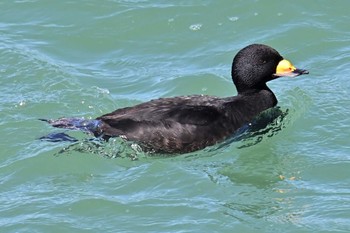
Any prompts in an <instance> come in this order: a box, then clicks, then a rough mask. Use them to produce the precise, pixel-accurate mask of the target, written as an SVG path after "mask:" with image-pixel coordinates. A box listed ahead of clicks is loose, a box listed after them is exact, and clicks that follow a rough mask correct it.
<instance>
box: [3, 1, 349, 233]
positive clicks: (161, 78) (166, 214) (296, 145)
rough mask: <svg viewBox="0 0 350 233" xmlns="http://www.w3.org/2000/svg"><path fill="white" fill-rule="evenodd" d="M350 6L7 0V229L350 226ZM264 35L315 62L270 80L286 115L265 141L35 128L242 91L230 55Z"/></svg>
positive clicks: (303, 61) (300, 60)
mask: <svg viewBox="0 0 350 233" xmlns="http://www.w3.org/2000/svg"><path fill="white" fill-rule="evenodd" d="M349 8H350V2H349V1H333V2H330V1H313V2H312V1H308V2H305V1H294V2H283V1H280V2H276V1H235V2H232V1H228V0H226V1H210V0H206V1H198V0H187V1H147V0H114V1H112V0H110V1H93V0H88V1H84V2H78V1H66V0H63V1H39V0H27V1H26V0H22V1H20V0H19V1H2V2H1V3H0V78H1V79H0V80H1V81H0V82H1V83H0V84H1V85H0V97H1V103H0V117H1V122H0V132H1V136H0V137H1V140H0V147H1V152H0V153H1V156H0V177H1V178H0V185H1V186H0V187H1V191H0V226H1V228H0V231H1V232H349V231H350V221H349V219H350V188H349V187H350V178H349V170H350V144H349V132H350V130H349V125H350V118H349V114H350V110H349V105H350V100H349V98H348V96H349V90H350V82H348V77H349V73H350V68H349V61H350V56H349V55H350V26H349V23H348V22H349V21H350V15H349V12H348V9H349ZM256 42H257V43H264V44H268V45H270V46H272V47H274V48H276V49H277V50H278V51H279V52H280V53H281V54H283V55H284V56H285V57H286V58H287V59H289V60H291V61H293V63H294V64H295V65H296V66H297V67H300V68H306V69H308V70H309V71H310V74H309V75H308V76H302V77H297V78H295V79H287V78H285V79H279V80H275V81H273V82H271V83H270V84H269V86H270V87H271V89H273V90H274V92H275V94H276V95H277V97H278V100H279V106H280V107H281V108H282V109H283V110H286V109H288V115H287V117H286V119H284V123H283V127H281V128H282V129H281V130H280V131H278V133H276V134H273V135H272V136H271V135H270V136H265V137H263V138H262V140H261V142H260V143H257V144H255V145H254V143H253V145H252V146H245V145H247V144H250V143H251V141H249V140H248V141H244V140H243V141H238V142H232V143H229V144H228V145H225V146H222V147H218V148H209V149H205V150H202V151H199V152H195V153H191V154H187V155H181V156H177V157H170V158H169V157H168V158H166V157H161V156H157V157H151V156H147V155H145V154H143V153H142V152H140V151H138V150H137V148H134V149H130V148H131V147H128V148H129V149H128V148H126V149H125V148H123V147H121V145H122V144H123V142H120V141H118V140H117V141H114V142H111V143H110V144H107V145H103V146H102V147H100V148H99V149H97V148H93V146H92V147H90V145H91V144H89V143H91V142H89V141H87V138H88V136H87V135H84V134H83V133H80V132H72V133H71V134H70V135H71V136H74V137H76V138H78V139H79V143H78V144H76V145H73V146H72V145H71V144H70V143H50V142H43V141H39V140H37V138H39V137H41V136H44V135H46V134H48V133H50V132H53V131H55V130H54V129H52V128H50V127H49V126H48V125H46V124H44V123H43V122H40V121H38V120H37V119H38V118H58V117H63V116H65V117H72V116H74V117H85V118H94V117H97V116H99V115H102V114H104V113H108V112H110V111H112V110H114V109H116V108H121V107H125V106H130V105H133V104H137V103H141V102H143V101H146V100H150V99H153V98H159V97H169V96H176V95H185V94H208V95H217V96H229V95H233V94H235V93H236V91H235V88H234V87H233V85H232V84H231V79H230V66H231V61H232V58H233V56H234V55H235V53H236V52H237V51H238V50H239V49H240V48H242V47H244V46H246V45H247V44H250V43H256ZM128 146H130V145H128ZM101 148H102V149H101ZM116 148H117V149H116ZM98 150H99V151H98ZM118 150H119V151H118ZM94 152H95V153H94ZM116 153H117V154H118V153H119V154H121V155H122V156H119V157H118V156H117V158H114V159H110V158H109V157H108V156H110V157H113V155H115V154H116ZM105 155H107V156H105ZM111 155H112V156H111Z"/></svg>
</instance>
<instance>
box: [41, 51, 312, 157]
mask: <svg viewBox="0 0 350 233" xmlns="http://www.w3.org/2000/svg"><path fill="white" fill-rule="evenodd" d="M308 73H309V72H308V71H307V70H305V69H298V68H296V67H295V66H294V65H293V64H292V63H291V62H290V61H288V60H287V59H284V58H283V57H282V56H281V55H280V54H279V53H278V52H277V51H276V50H275V49H273V48H272V47H270V46H268V45H264V44H251V45H248V46H246V47H244V48H242V49H241V50H240V51H239V52H238V53H237V54H236V55H235V56H234V58H233V61H232V69H231V77H232V81H233V83H234V85H235V87H236V89H237V95H235V96H229V97H217V96H208V95H189V96H177V97H169V98H159V99H154V100H150V101H148V102H144V103H141V104H137V105H134V106H130V107H125V108H121V109H117V110H115V111H113V112H110V113H107V114H104V115H102V116H99V117H97V118H96V119H92V120H86V119H81V118H59V119H56V120H45V121H46V122H48V123H49V124H50V125H52V126H53V127H57V128H65V129H73V130H83V131H86V132H89V133H92V134H93V135H94V136H96V137H99V138H102V139H103V140H109V139H110V138H112V137H121V138H124V139H125V140H128V141H132V142H135V143H137V144H138V145H140V146H141V148H143V149H144V150H146V151H151V152H157V153H166V154H183V153H189V152H193V151H197V150H201V149H204V148H206V147H208V146H212V145H214V144H218V143H220V142H223V141H224V140H225V139H227V138H229V137H230V136H232V135H233V134H234V133H235V132H237V131H238V130H239V129H240V128H241V127H243V126H244V125H246V124H249V123H250V122H252V121H253V119H254V118H255V117H257V116H258V115H259V114H260V113H262V112H263V111H265V110H267V109H270V108H273V107H275V106H276V105H277V103H278V101H277V98H276V96H275V94H274V93H273V92H272V91H271V89H270V88H269V87H268V86H267V84H266V83H267V82H269V81H272V80H275V79H277V78H280V77H296V76H299V75H304V74H308ZM42 120H43V119H42Z"/></svg>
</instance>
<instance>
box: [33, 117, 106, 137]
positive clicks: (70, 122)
mask: <svg viewBox="0 0 350 233" xmlns="http://www.w3.org/2000/svg"><path fill="white" fill-rule="evenodd" d="M39 120H40V121H44V122H47V123H49V124H50V125H51V126H53V127H55V128H62V129H70V130H81V131H84V132H87V133H93V134H96V133H98V132H99V131H100V130H99V129H100V126H101V124H102V122H101V121H100V120H96V119H93V120H87V119H84V118H65V117H64V118H59V119H55V120H52V119H39Z"/></svg>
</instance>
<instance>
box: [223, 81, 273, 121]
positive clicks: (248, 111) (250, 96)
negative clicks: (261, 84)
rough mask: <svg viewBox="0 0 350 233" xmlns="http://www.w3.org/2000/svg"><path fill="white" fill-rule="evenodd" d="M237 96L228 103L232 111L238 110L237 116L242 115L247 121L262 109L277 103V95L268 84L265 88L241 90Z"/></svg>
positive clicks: (243, 119)
mask: <svg viewBox="0 0 350 233" xmlns="http://www.w3.org/2000/svg"><path fill="white" fill-rule="evenodd" d="M237 97H238V98H235V99H234V100H233V101H230V102H229V103H228V105H229V106H228V107H229V108H231V111H234V112H238V114H237V116H241V117H242V119H241V120H242V121H245V122H246V121H251V120H252V119H253V118H254V117H255V116H257V115H258V114H259V113H261V112H262V111H265V110H266V109H269V108H272V107H274V106H276V105H277V99H276V96H275V95H274V94H273V92H272V91H271V90H270V89H269V88H268V87H267V86H266V88H263V89H249V90H247V91H243V92H239V93H238V96H237ZM248 118H249V119H248ZM236 120H238V119H236Z"/></svg>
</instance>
